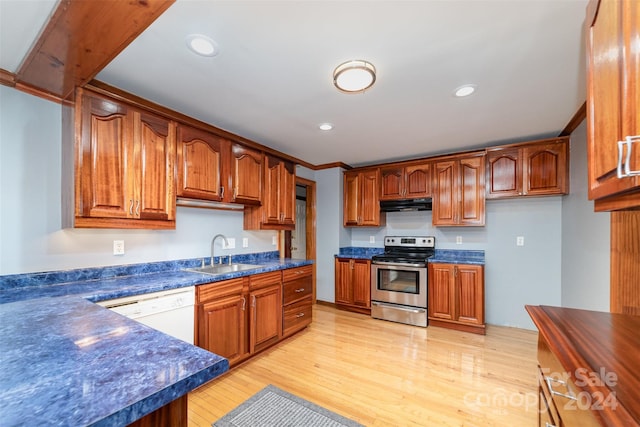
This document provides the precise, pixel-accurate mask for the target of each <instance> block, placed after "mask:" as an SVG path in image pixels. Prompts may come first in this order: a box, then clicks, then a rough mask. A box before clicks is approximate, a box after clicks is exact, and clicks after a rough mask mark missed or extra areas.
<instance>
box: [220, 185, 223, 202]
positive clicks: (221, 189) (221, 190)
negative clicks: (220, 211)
mask: <svg viewBox="0 0 640 427" xmlns="http://www.w3.org/2000/svg"><path fill="white" fill-rule="evenodd" d="M220 198H221V199H224V185H222V186H220Z"/></svg>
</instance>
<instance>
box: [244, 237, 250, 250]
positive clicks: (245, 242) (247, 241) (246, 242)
mask: <svg viewBox="0 0 640 427" xmlns="http://www.w3.org/2000/svg"><path fill="white" fill-rule="evenodd" d="M242 247H243V248H248V247H249V238H248V237H243V238H242Z"/></svg>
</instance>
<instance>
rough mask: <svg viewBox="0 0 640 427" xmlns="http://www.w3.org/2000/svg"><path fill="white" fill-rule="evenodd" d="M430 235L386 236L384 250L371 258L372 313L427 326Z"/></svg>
mask: <svg viewBox="0 0 640 427" xmlns="http://www.w3.org/2000/svg"><path fill="white" fill-rule="evenodd" d="M435 243H436V238H435V237H433V236H387V237H385V238H384V253H383V254H380V255H375V256H373V257H372V258H371V316H372V317H374V318H376V319H383V320H391V321H393V322H400V323H406V324H409V325H415V326H423V327H424V326H427V260H428V259H429V258H430V257H432V256H433V255H434V253H435Z"/></svg>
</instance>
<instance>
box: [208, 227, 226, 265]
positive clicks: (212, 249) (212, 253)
mask: <svg viewBox="0 0 640 427" xmlns="http://www.w3.org/2000/svg"><path fill="white" fill-rule="evenodd" d="M218 237H222V240H224V244H225V245H226V246H229V241H228V240H227V238H226V237H224V236H223V235H222V234H216V235H215V236H213V239H211V265H213V264H214V259H215V256H214V248H215V246H214V245H213V244H214V243H215V242H216V239H217V238H218ZM220 264H222V258H220Z"/></svg>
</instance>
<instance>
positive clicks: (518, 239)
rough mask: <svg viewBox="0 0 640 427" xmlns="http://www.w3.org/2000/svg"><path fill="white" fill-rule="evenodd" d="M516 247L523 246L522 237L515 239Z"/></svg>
mask: <svg viewBox="0 0 640 427" xmlns="http://www.w3.org/2000/svg"><path fill="white" fill-rule="evenodd" d="M516 246H524V236H518V237H516Z"/></svg>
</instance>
